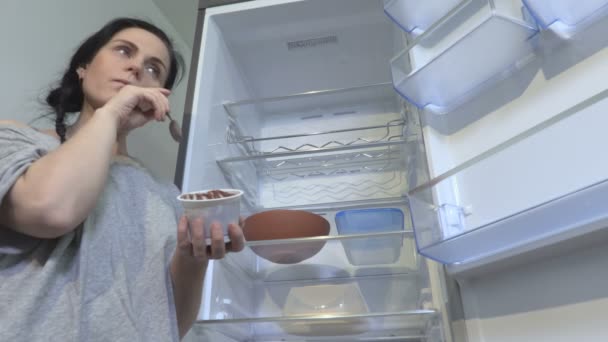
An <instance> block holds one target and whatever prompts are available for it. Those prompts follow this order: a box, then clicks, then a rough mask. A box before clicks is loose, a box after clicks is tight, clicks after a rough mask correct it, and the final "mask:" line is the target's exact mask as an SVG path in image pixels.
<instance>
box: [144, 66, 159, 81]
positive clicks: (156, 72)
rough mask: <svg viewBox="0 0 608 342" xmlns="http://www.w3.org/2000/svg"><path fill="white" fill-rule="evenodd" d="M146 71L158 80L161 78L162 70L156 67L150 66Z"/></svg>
mask: <svg viewBox="0 0 608 342" xmlns="http://www.w3.org/2000/svg"><path fill="white" fill-rule="evenodd" d="M146 71H147V72H148V73H149V74H150V75H152V76H154V77H155V78H158V77H159V76H160V68H159V67H157V66H156V65H148V66H147V67H146Z"/></svg>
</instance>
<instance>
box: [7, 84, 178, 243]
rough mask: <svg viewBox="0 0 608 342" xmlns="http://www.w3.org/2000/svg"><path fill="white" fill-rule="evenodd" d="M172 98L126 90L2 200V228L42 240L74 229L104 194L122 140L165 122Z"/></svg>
mask: <svg viewBox="0 0 608 342" xmlns="http://www.w3.org/2000/svg"><path fill="white" fill-rule="evenodd" d="M169 93H170V92H169V91H168V90H166V89H162V88H141V87H136V86H130V85H128V86H124V87H123V88H121V90H120V91H119V92H118V94H116V95H115V96H114V97H112V98H111V99H110V100H109V101H108V102H107V103H106V104H105V105H104V106H103V107H101V108H99V109H97V110H96V111H95V113H94V114H93V115H92V116H91V118H90V119H89V120H88V121H86V122H85V123H84V124H83V125H82V126H81V127H80V128H79V129H78V131H77V132H76V133H75V134H74V136H73V137H71V138H70V139H69V140H68V141H67V142H66V143H64V144H62V145H61V146H60V147H59V148H57V149H56V150H54V151H52V152H50V153H49V154H47V155H46V156H44V157H42V158H40V159H38V160H36V161H35V162H34V163H32V165H30V167H29V168H28V169H27V171H26V172H25V173H24V174H23V175H21V177H19V178H18V179H17V181H16V182H15V184H14V185H13V186H12V187H11V190H9V192H8V193H7V194H6V195H5V196H4V198H3V199H0V200H2V204H1V205H0V225H2V226H6V227H10V228H11V229H13V230H16V231H18V232H21V233H23V234H26V235H30V236H34V237H38V238H55V237H59V236H61V235H64V234H66V233H68V232H70V231H72V230H73V229H75V228H76V227H77V226H78V225H79V224H80V223H81V222H82V221H84V219H85V218H86V217H87V216H88V214H89V212H90V211H91V210H92V209H93V207H94V206H95V203H96V202H97V198H98V196H99V195H100V194H101V191H102V190H103V187H104V185H105V182H106V178H107V175H108V171H109V166H110V162H111V158H112V155H113V154H114V151H113V150H114V146H115V143H116V140H117V137H118V136H126V134H128V132H129V131H131V130H133V129H135V128H137V127H141V126H143V125H145V124H146V123H147V122H149V121H150V120H152V119H156V120H159V121H160V120H164V117H165V113H166V112H167V111H168V110H169V103H168V100H167V98H166V97H167V96H168V95H169ZM141 108H146V109H144V111H143V112H142V110H141ZM81 115H82V114H81Z"/></svg>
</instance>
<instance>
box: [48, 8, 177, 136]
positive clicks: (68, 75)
mask: <svg viewBox="0 0 608 342" xmlns="http://www.w3.org/2000/svg"><path fill="white" fill-rule="evenodd" d="M128 28H140V29H143V30H146V31H148V32H150V33H152V34H154V35H155V36H157V37H158V38H160V40H162V41H163V43H165V46H166V47H167V50H168V51H169V58H170V60H171V61H170V65H169V74H168V75H167V80H166V81H165V84H164V87H165V88H167V89H171V88H172V87H173V85H174V83H175V80H176V79H177V75H178V72H180V70H181V68H182V67H183V58H182V57H181V55H180V54H179V53H178V52H177V51H176V50H175V49H174V48H173V43H172V42H171V40H170V39H169V37H168V36H167V35H166V34H165V32H163V31H162V30H161V29H159V28H158V27H156V26H154V25H153V24H151V23H148V22H146V21H143V20H139V19H134V18H117V19H114V20H112V21H110V22H109V23H107V24H106V25H105V26H104V27H102V28H101V29H100V30H99V31H97V32H95V33H94V34H93V35H91V36H90V37H89V38H87V39H86V40H85V41H84V42H83V43H82V44H81V45H80V47H79V48H78V49H77V50H76V52H75V53H74V55H73V56H72V59H71V60H70V65H69V66H68V69H67V70H66V71H65V73H64V74H63V77H62V78H61V81H60V83H59V86H58V87H57V88H55V89H53V90H51V91H50V93H49V94H48V95H47V97H46V103H47V104H48V105H49V106H51V107H52V108H53V110H54V112H55V131H56V132H57V134H58V135H59V137H60V139H61V142H62V143H63V142H64V141H65V133H66V127H65V115H66V113H73V112H78V111H80V110H81V108H82V105H83V102H84V93H83V91H82V84H81V82H80V79H79V77H78V74H77V72H76V70H77V69H78V68H79V67H83V66H86V65H87V64H89V63H90V62H91V61H92V60H93V58H94V57H95V55H97V52H99V50H100V49H101V48H102V47H103V46H104V45H106V44H107V43H108V42H109V41H110V40H111V39H112V37H114V35H115V34H117V33H118V32H120V31H122V30H125V29H128ZM180 77H181V74H180Z"/></svg>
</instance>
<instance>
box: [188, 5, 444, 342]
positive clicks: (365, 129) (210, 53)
mask: <svg viewBox="0 0 608 342" xmlns="http://www.w3.org/2000/svg"><path fill="white" fill-rule="evenodd" d="M202 44H203V45H202V47H201V55H200V59H199V61H198V63H199V67H198V75H197V80H196V89H195V96H194V105H193V117H192V122H191V130H190V132H191V134H190V136H189V146H190V148H189V151H188V154H187V161H186V165H185V173H184V191H193V190H197V189H206V188H217V187H222V186H232V185H234V186H237V185H238V186H239V187H242V188H243V189H244V190H246V192H247V193H248V194H247V195H246V196H245V201H244V202H243V206H242V208H243V211H242V213H243V214H248V213H252V212H256V211H260V210H263V209H266V208H281V207H283V208H284V207H287V208H300V209H306V210H310V211H313V212H316V213H320V214H323V215H325V217H326V218H327V220H328V221H329V222H330V224H331V230H330V234H329V236H327V237H323V238H321V239H315V238H312V239H309V240H307V239H304V240H291V241H280V242H276V241H262V242H249V244H248V246H247V247H246V249H245V251H243V252H242V253H239V254H234V255H230V256H229V257H228V258H226V259H225V260H223V261H221V262H213V263H211V264H210V266H209V269H208V277H207V278H206V281H205V286H204V294H203V296H204V298H203V303H202V309H201V312H200V313H199V319H200V322H201V327H204V328H202V330H203V331H209V333H210V334H215V335H214V336H215V337H214V338H218V340H219V338H220V337H218V336H220V335H221V336H224V337H223V338H225V340H226V341H232V340H235V341H301V340H304V339H313V340H319V341H322V340H326V341H338V340H352V338H361V339H364V340H369V341H373V340H382V341H387V340H395V341H397V340H407V341H423V340H424V341H437V342H439V341H444V338H445V336H447V340H448V341H449V335H450V333H449V328H446V327H444V326H443V325H442V324H441V322H448V320H447V318H445V317H443V316H442V315H443V310H442V305H443V304H444V301H445V300H446V299H439V297H440V296H441V293H436V291H430V290H429V288H432V287H433V284H430V283H429V271H428V269H427V266H426V262H423V261H421V260H420V259H419V258H418V257H417V254H416V251H415V244H414V240H413V233H412V231H411V220H410V217H409V211H408V206H407V201H406V200H405V199H404V194H405V192H406V190H407V181H406V178H409V177H410V175H409V174H408V172H409V170H416V167H415V164H412V167H411V168H409V167H408V165H409V164H410V163H411V162H412V161H411V160H410V159H411V156H410V153H409V151H410V150H412V149H417V148H419V143H420V140H421V132H420V127H419V124H418V122H417V121H415V120H413V119H412V120H411V121H408V118H407V116H408V112H407V108H406V106H404V105H403V102H402V101H401V100H400V99H399V97H398V96H397V94H396V93H393V92H392V90H391V89H390V88H389V87H387V83H390V81H391V75H390V67H389V61H390V58H391V57H392V56H393V55H394V54H395V53H396V52H397V51H399V50H400V49H402V48H403V35H402V32H401V31H400V30H398V29H396V28H395V27H394V26H393V25H392V24H391V22H390V20H389V19H388V18H387V17H386V16H385V15H384V13H383V3H382V1H381V0H374V1H369V0H360V1H353V0H332V1H270V0H264V1H254V2H245V3H241V4H235V5H229V6H222V7H217V8H210V9H208V10H207V13H206V18H205V25H204V28H203V32H202ZM387 88H388V90H387ZM361 89H364V90H363V91H362V92H360V90H361ZM333 91H336V92H337V93H339V94H342V95H338V96H333V95H332V94H334V93H332V92H333ZM311 92H313V93H311ZM294 94H301V95H296V96H293V97H292V95H294ZM277 103H278V104H277ZM319 108H320V109H319ZM319 110H320V111H321V112H319ZM319 117H324V118H326V119H328V120H324V121H323V124H322V125H321V124H319V123H318V122H315V119H318V118H319ZM287 129H291V130H292V131H288V130H287ZM334 131H338V132H334ZM412 132H418V133H415V134H414V133H412ZM310 133H315V134H313V135H314V136H312V137H306V135H307V134H310ZM317 133H322V134H317ZM385 135H386V136H385ZM294 136H295V137H294ZM358 137H362V139H358ZM409 137H411V138H412V141H408V139H409ZM307 138H310V140H308V139H307ZM302 142H310V143H311V144H313V145H315V146H313V147H310V146H306V147H305V148H303V149H301V148H299V147H300V146H301V145H303V144H302ZM336 142H337V143H336ZM325 143H329V144H328V145H326V146H323V145H324V144H325ZM284 165H289V167H288V168H287V169H286V171H283V170H284V169H285V168H284V167H283V168H282V169H278V167H279V166H284ZM387 181H389V183H387ZM392 181H396V182H397V183H390V182H392ZM365 182H371V183H373V184H372V188H373V187H378V186H381V187H383V189H381V190H382V191H376V192H371V191H370V186H369V184H367V183H365ZM353 184H354V185H355V187H356V186H359V185H362V186H360V187H358V188H356V189H355V191H353ZM294 186H295V187H300V188H296V189H295V190H293V189H294V188H293V187H294ZM341 186H342V188H340V187H341ZM286 187H290V188H291V189H292V190H289V191H291V193H292V196H283V197H280V195H281V194H284V193H285V192H286V191H287V190H286ZM310 188H313V189H316V190H313V191H311V192H310V194H307V193H306V191H307V190H306V189H310ZM318 189H320V190H319V191H321V192H324V193H327V192H328V190H334V191H335V192H336V193H337V195H338V196H337V197H336V196H334V197H331V196H326V197H324V198H315V191H317V190H318ZM275 190H278V191H275ZM300 194H302V196H299V197H298V196H296V195H300ZM304 195H307V196H304ZM294 198H295V200H293V199H294ZM315 199H316V200H315ZM281 200H287V201H290V202H288V203H285V202H281ZM369 208H398V209H400V210H401V211H402V212H403V213H404V222H403V223H404V227H403V230H401V231H395V232H388V233H374V234H370V235H363V236H356V235H341V234H340V233H339V232H338V230H337V227H336V224H335V219H334V217H335V215H336V213H337V212H338V211H342V210H351V209H352V210H355V209H369ZM361 241H364V242H365V243H364V244H361V243H360V242H361ZM374 241H376V242H378V241H380V242H381V243H379V244H375V243H374ZM387 241H388V243H387ZM362 245H365V246H366V247H365V248H361V246H362ZM315 246H316V247H318V246H321V247H322V248H321V249H320V251H319V252H318V253H317V254H315V255H314V256H312V257H310V258H308V259H306V260H304V261H302V262H300V263H297V264H287V265H285V264H279V263H275V262H271V261H268V257H267V258H266V259H265V258H263V257H261V256H260V255H262V254H264V251H270V252H269V253H270V254H271V255H272V253H274V252H276V251H294V250H295V251H299V250H302V249H300V248H303V250H310V249H314V247H315ZM369 246H376V248H375V249H374V251H375V253H374V255H371V254H369V251H367V249H370V247H369ZM365 253H368V254H367V256H366V254H365ZM372 256H373V257H374V260H375V261H374V262H372V263H369V262H366V261H367V259H366V258H370V257H372ZM379 256H386V258H379ZM270 258H272V256H271V257H270ZM382 259H384V260H382ZM361 261H363V262H361ZM437 272H439V270H437ZM377 289H383V290H381V291H378V290H377ZM331 294H335V295H334V298H329V297H331V296H330V295H331ZM387 294H388V295H387ZM328 296H329V297H328ZM318 301H320V302H318ZM435 303H440V304H435ZM306 310H308V311H306ZM440 310H441V311H440ZM448 323H449V322H448ZM311 327H312V329H311ZM199 328H200V327H199ZM199 330H200V329H199ZM218 332H219V335H218ZM202 333H204V332H202ZM214 340H215V339H214Z"/></svg>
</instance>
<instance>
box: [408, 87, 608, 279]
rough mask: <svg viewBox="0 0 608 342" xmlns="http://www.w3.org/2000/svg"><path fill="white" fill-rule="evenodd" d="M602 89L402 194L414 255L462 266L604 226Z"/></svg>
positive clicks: (607, 183)
mask: <svg viewBox="0 0 608 342" xmlns="http://www.w3.org/2000/svg"><path fill="white" fill-rule="evenodd" d="M607 97H608V90H604V91H602V92H600V93H598V94H597V95H595V96H592V97H590V98H588V99H587V100H585V101H583V102H581V103H579V104H577V105H575V106H573V107H571V108H569V109H567V110H565V111H563V112H561V113H559V114H557V115H555V116H553V117H551V118H549V119H547V120H545V121H543V122H541V123H539V124H537V125H536V126H533V127H532V128H529V129H528V130H526V131H524V132H522V133H520V134H519V135H517V136H515V137H513V138H511V139H509V140H507V141H505V142H503V143H502V144H500V145H497V146H495V147H494V148H491V149H490V150H488V151H486V152H484V153H482V154H481V155H478V156H476V157H474V158H472V159H470V160H468V161H466V162H464V163H463V164H461V165H459V166H456V167H454V168H452V169H450V170H448V171H446V172H444V173H442V174H440V175H438V176H436V177H435V178H433V179H431V180H430V181H429V182H427V183H425V184H423V185H420V186H418V187H416V188H414V189H412V190H410V191H409V203H410V209H411V215H412V220H413V224H414V231H415V234H416V243H417V248H418V250H419V252H420V253H421V254H422V255H425V256H427V257H429V258H431V259H434V260H437V261H439V262H441V263H445V264H451V265H456V266H459V267H460V268H462V269H464V268H466V265H467V264H473V263H480V262H481V263H482V264H483V261H484V260H487V261H488V262H489V261H490V260H492V259H493V258H495V257H497V256H499V255H508V254H521V253H523V252H526V251H528V250H533V249H537V248H541V247H544V246H547V245H551V244H554V243H557V242H560V241H563V240H567V239H571V238H573V237H576V236H580V235H583V234H586V233H589V232H591V231H593V230H597V229H601V228H603V227H605V226H606V224H605V223H606V222H607V220H608V209H606V208H607V206H606V203H608V178H607V176H606V175H608V161H607V160H605V158H601V157H598V156H602V155H603V154H604V150H605V148H604V147H605V146H606V145H607V144H608V137H607V136H606V134H605V127H606V126H607V125H608V119H607V117H606V115H605V113H606V111H607V110H608V99H606V98H607Z"/></svg>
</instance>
